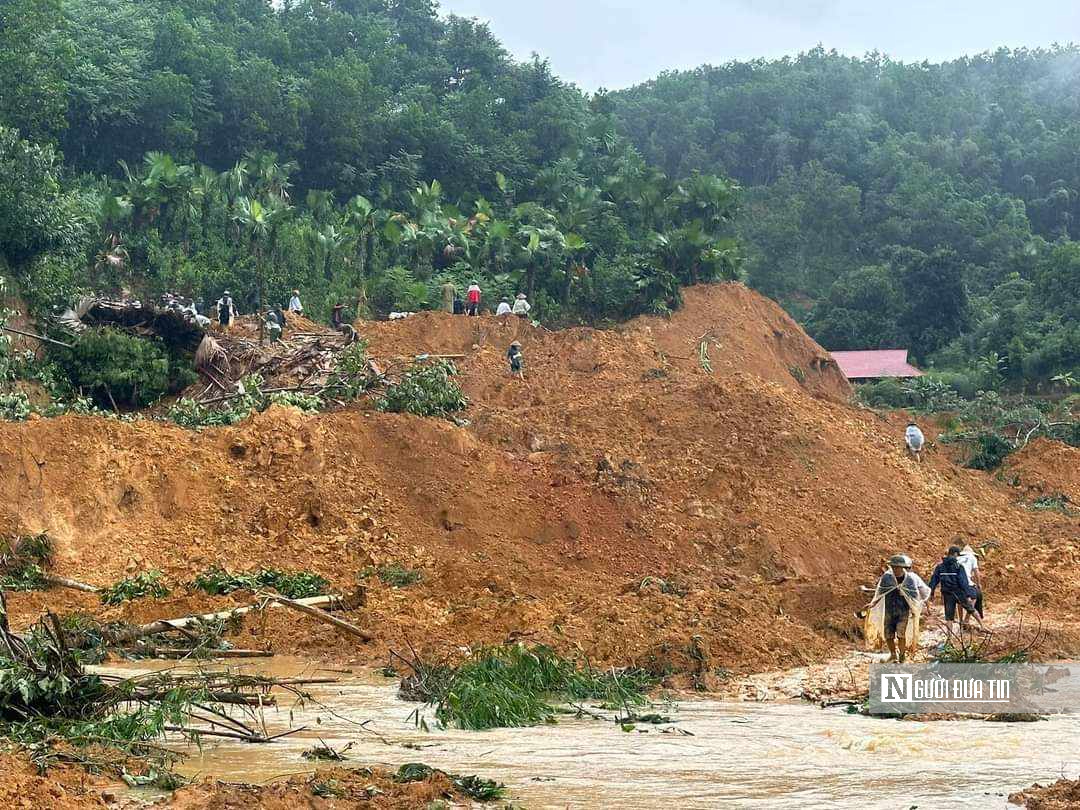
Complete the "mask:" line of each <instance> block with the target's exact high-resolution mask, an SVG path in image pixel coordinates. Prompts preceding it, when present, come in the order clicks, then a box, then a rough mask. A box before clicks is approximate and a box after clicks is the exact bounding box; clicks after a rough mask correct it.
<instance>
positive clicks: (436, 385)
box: [378, 360, 469, 417]
mask: <svg viewBox="0 0 1080 810" xmlns="http://www.w3.org/2000/svg"><path fill="white" fill-rule="evenodd" d="M456 374H457V368H456V367H455V366H454V364H453V363H451V362H450V361H449V360H437V361H435V362H434V363H429V364H424V363H416V364H414V365H413V366H412V368H410V369H409V370H408V371H406V372H405V373H404V374H403V375H402V377H401V380H399V381H398V382H396V383H394V384H393V385H391V386H389V387H388V388H387V389H386V396H385V398H383V399H382V400H380V401H379V403H378V408H379V410H380V411H388V412H390V413H411V414H413V415H415V416H443V417H448V416H450V415H451V414H453V413H456V412H458V411H461V410H464V409H465V408H466V407H467V406H468V404H469V400H468V399H466V397H465V394H463V393H462V391H461V388H460V387H458V385H457V383H456V382H454V380H453V379H452V378H453V377H454V376H455V375H456Z"/></svg>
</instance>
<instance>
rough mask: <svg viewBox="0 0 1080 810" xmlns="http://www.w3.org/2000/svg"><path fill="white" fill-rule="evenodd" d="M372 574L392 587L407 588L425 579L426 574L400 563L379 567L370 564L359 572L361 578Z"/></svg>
mask: <svg viewBox="0 0 1080 810" xmlns="http://www.w3.org/2000/svg"><path fill="white" fill-rule="evenodd" d="M372 576H375V577H378V578H379V581H380V582H382V583H383V584H384V585H389V586H390V587H391V588H407V587H409V586H410V585H415V584H416V583H417V582H419V581H420V580H421V579H423V576H424V575H423V572H421V571H417V570H415V569H413V568H406V567H405V566H403V565H400V564H398V563H389V564H387V565H380V566H377V567H370V566H369V567H368V568H365V569H364V570H362V571H361V572H360V574H359V578H360V579H368V578H369V577H372Z"/></svg>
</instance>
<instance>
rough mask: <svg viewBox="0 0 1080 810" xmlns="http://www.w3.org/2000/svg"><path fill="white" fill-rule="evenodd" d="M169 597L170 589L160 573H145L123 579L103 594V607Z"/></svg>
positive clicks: (106, 589)
mask: <svg viewBox="0 0 1080 810" xmlns="http://www.w3.org/2000/svg"><path fill="white" fill-rule="evenodd" d="M168 595H169V587H168V585H166V584H165V582H164V576H163V574H162V573H161V572H160V571H143V572H142V573H141V574H136V575H135V576H133V577H128V578H127V579H122V580H120V581H119V582H117V583H116V584H114V585H111V586H110V587H108V588H105V589H104V590H103V591H102V592H101V603H102V604H103V605H120V604H123V603H124V602H129V601H131V600H132V599H142V598H143V597H146V596H151V597H153V598H154V599H162V598H164V597H166V596H168Z"/></svg>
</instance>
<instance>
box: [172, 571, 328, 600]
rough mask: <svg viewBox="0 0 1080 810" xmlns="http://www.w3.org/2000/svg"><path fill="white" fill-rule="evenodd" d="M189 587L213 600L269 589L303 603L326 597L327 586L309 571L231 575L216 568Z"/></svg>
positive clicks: (196, 578) (206, 572)
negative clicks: (242, 592) (210, 595)
mask: <svg viewBox="0 0 1080 810" xmlns="http://www.w3.org/2000/svg"><path fill="white" fill-rule="evenodd" d="M192 586H193V587H195V588H198V589H199V590H202V591H206V592H207V593H209V594H212V595H215V596H224V595H226V594H230V593H232V592H233V591H258V590H262V589H264V588H272V589H273V590H275V591H277V592H278V593H280V594H281V595H282V596H284V597H286V598H288V599H305V598H307V597H309V596H319V595H321V594H324V593H326V590H327V588H328V587H329V586H330V583H329V582H328V581H327V580H326V579H325V578H323V577H321V576H319V575H318V574H313V573H311V572H310V571H293V572H285V571H278V570H277V569H274V568H261V569H259V570H258V571H250V572H247V573H232V572H230V571H226V570H225V569H224V568H219V567H217V566H215V567H213V568H209V569H207V570H206V571H203V572H202V573H201V574H199V575H198V576H196V577H195V579H194V581H193V582H192Z"/></svg>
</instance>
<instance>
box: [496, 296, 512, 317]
mask: <svg viewBox="0 0 1080 810" xmlns="http://www.w3.org/2000/svg"><path fill="white" fill-rule="evenodd" d="M511 312H513V310H512V309H511V308H510V302H509V301H507V300H506V299H505V298H504V299H502V300H501V301H500V302H499V306H498V307H497V308H496V309H495V315H496V317H499V318H501V317H502V316H503V315H509V314H510V313H511Z"/></svg>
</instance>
